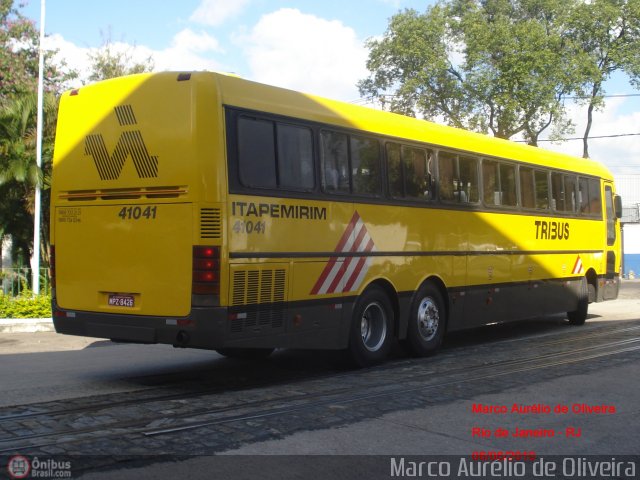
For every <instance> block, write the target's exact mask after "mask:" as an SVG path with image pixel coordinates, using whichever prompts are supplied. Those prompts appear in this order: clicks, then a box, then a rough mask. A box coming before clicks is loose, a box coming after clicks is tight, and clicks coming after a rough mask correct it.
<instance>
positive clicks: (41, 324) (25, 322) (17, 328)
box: [0, 318, 54, 333]
mask: <svg viewBox="0 0 640 480" xmlns="http://www.w3.org/2000/svg"><path fill="white" fill-rule="evenodd" d="M53 331H54V329H53V321H52V320H51V319H50V318H0V333H35V332H53Z"/></svg>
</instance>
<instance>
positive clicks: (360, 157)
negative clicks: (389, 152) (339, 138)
mask: <svg viewBox="0 0 640 480" xmlns="http://www.w3.org/2000/svg"><path fill="white" fill-rule="evenodd" d="M350 146H351V173H352V185H353V193H356V194H361V195H375V196H379V195H380V193H381V186H382V184H381V175H380V142H378V140H376V139H375V138H366V137H357V136H355V135H353V136H351V142H350Z"/></svg>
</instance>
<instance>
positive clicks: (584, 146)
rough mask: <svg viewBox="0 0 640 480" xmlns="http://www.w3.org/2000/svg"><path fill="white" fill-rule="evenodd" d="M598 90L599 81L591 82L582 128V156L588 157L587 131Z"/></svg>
mask: <svg viewBox="0 0 640 480" xmlns="http://www.w3.org/2000/svg"><path fill="white" fill-rule="evenodd" d="M599 92H600V83H598V82H596V83H594V84H593V89H592V90H591V101H590V102H589V108H588V109H587V126H586V128H585V129H584V136H583V137H582V158H589V132H590V131H591V125H592V124H593V110H594V109H595V98H596V97H597V96H598V93H599Z"/></svg>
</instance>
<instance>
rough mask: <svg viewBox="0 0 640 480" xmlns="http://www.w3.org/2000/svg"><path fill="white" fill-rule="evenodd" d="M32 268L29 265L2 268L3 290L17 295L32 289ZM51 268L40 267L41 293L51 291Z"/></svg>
mask: <svg viewBox="0 0 640 480" xmlns="http://www.w3.org/2000/svg"><path fill="white" fill-rule="evenodd" d="M32 280H33V277H32V269H30V268H27V267H18V268H2V269H1V270H0V287H1V290H0V291H1V292H2V293H4V294H5V295H10V296H13V297H17V296H19V295H20V294H22V293H23V292H25V291H31V283H32ZM49 281H50V280H49V269H48V268H41V269H40V293H41V294H48V293H50V284H49Z"/></svg>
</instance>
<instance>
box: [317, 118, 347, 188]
mask: <svg viewBox="0 0 640 480" xmlns="http://www.w3.org/2000/svg"><path fill="white" fill-rule="evenodd" d="M320 137H321V165H322V189H323V190H324V191H325V192H338V193H349V153H348V142H347V136H346V135H345V134H343V133H337V132H329V131H324V130H323V131H322V132H321V134H320Z"/></svg>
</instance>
